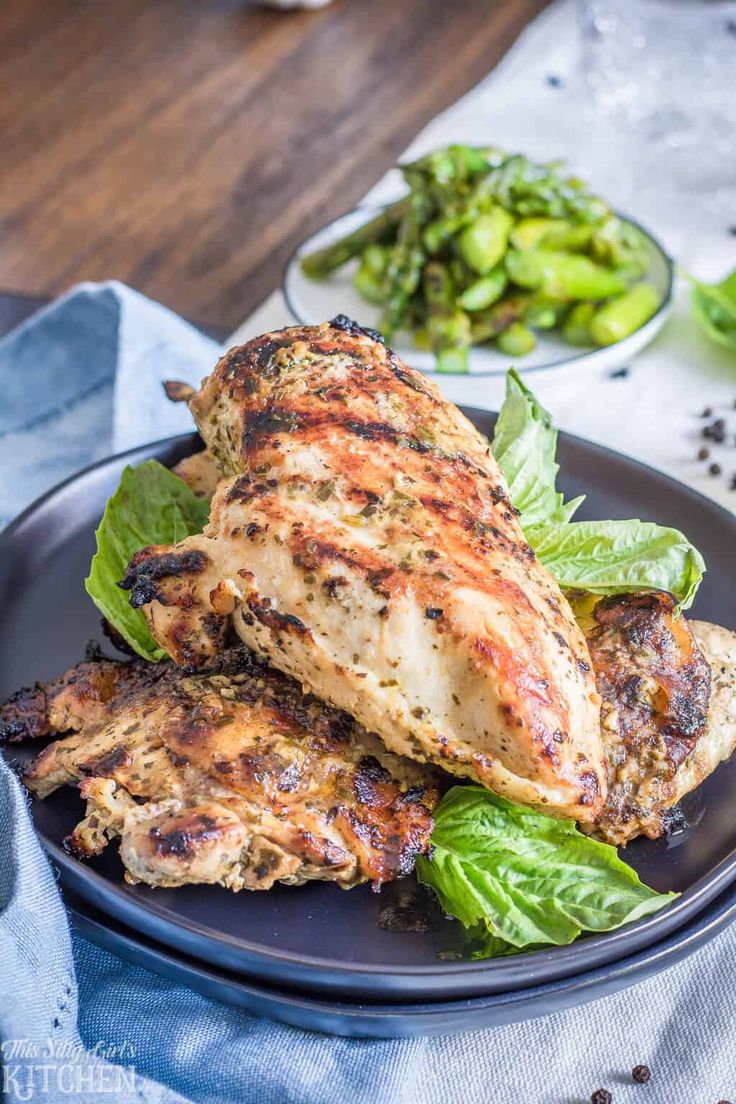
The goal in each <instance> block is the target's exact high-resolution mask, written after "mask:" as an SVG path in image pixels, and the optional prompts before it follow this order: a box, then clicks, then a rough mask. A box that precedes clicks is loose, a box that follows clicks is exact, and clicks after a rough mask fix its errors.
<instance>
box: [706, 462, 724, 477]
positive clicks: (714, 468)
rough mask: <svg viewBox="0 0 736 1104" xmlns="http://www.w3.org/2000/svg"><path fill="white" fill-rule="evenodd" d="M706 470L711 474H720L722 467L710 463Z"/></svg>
mask: <svg viewBox="0 0 736 1104" xmlns="http://www.w3.org/2000/svg"><path fill="white" fill-rule="evenodd" d="M708 471H709V472H710V474H711V475H720V474H721V471H722V468H721V465H720V464H711V465H710V467H709V468H708Z"/></svg>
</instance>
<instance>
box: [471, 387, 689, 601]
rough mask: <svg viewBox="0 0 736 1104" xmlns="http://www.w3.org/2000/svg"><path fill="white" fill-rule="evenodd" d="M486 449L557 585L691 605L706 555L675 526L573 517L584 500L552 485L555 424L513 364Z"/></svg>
mask: <svg viewBox="0 0 736 1104" xmlns="http://www.w3.org/2000/svg"><path fill="white" fill-rule="evenodd" d="M492 448H493V455H494V456H495V458H496V460H497V462H498V465H499V467H500V468H501V471H502V472H503V474H504V476H505V478H506V482H507V483H508V486H509V491H510V494H511V501H512V502H513V503H514V505H515V506H516V508H517V509H518V510H519V511H520V512H521V524H522V526H523V528H524V532H525V534H526V538H527V540H528V541H529V543H530V544H531V546H532V548H533V549H534V551H535V552H536V553H537V556H538V557H539V559H540V560H541V561H542V563H544V564H545V565H546V566H547V567H548V568H549V570H550V571H551V572H552V574H553V575H554V576H555V578H556V579H557V581H558V582H559V583H560V585H561V586H563V587H568V588H573V587H579V588H581V589H584V590H589V591H591V592H593V593H595V594H620V593H623V592H625V591H629V590H667V591H669V592H670V594H673V595H674V596H675V597H676V598H677V600H678V602H679V605H680V609H687V608H688V607H689V606H690V605H691V604H692V601H693V599H694V597H695V594H696V592H697V589H698V587H699V585H700V582H701V580H702V578H703V574H704V572H705V562H704V560H703V557H702V556H701V555H700V553H699V552H698V550H697V549H696V548H695V547H694V546H693V545H692V544H691V543H690V541H689V540H688V539H687V538H686V537H684V536H683V535H682V533H680V532H678V530H677V529H668V528H665V527H663V526H661V525H656V524H654V523H653V522H642V521H637V520H634V519H632V520H628V521H571V518H572V516H573V514H574V512H575V511H576V510H577V508H578V506H580V504H581V503H582V501H583V499H582V498H577V499H574V500H573V501H572V502H568V503H565V501H564V499H563V496H562V495H561V494H560V493H559V492H558V491H557V487H556V481H557V473H558V471H559V465H558V464H557V462H556V460H555V454H556V449H557V430H556V429H555V428H554V426H553V425H552V419H551V417H550V415H549V414H548V413H547V411H546V410H545V409H544V407H543V406H542V405H541V404H540V403H539V402H538V401H537V399H535V397H534V395H532V394H531V392H530V391H529V390H528V389H527V388H526V387H525V386H524V384H523V383H522V382H521V380H520V379H519V377H518V375H517V374H516V372H514V371H513V370H512V371H511V372H509V373H508V376H507V377H506V398H505V400H504V403H503V406H502V407H501V412H500V414H499V416H498V421H497V423H496V430H495V434H494V438H493V446H492Z"/></svg>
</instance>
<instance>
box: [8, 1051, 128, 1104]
mask: <svg viewBox="0 0 736 1104" xmlns="http://www.w3.org/2000/svg"><path fill="white" fill-rule="evenodd" d="M135 1056H136V1048H135V1047H134V1046H133V1045H132V1043H129V1042H127V1041H125V1040H124V1041H123V1042H119V1043H107V1042H105V1041H104V1040H102V1039H98V1041H97V1042H96V1043H95V1044H94V1045H93V1046H91V1047H83V1046H82V1045H81V1043H75V1042H71V1041H68V1040H61V1039H46V1040H44V1041H43V1042H40V1043H39V1042H37V1041H35V1040H31V1039H5V1040H4V1041H3V1042H2V1043H0V1058H2V1081H1V1082H0V1085H1V1087H2V1094H3V1096H5V1097H7V1098H9V1099H10V1100H13V1101H28V1100H43V1099H44V1097H45V1098H46V1099H47V1100H57V1099H58V1098H59V1097H63V1096H69V1097H72V1098H73V1097H74V1096H80V1095H85V1096H87V1097H91V1098H92V1099H96V1098H97V1097H98V1096H104V1095H113V1094H115V1096H116V1100H120V1101H123V1100H125V1098H126V1096H127V1095H128V1094H129V1095H130V1099H131V1100H133V1099H134V1098H135V1096H136V1071H135V1067H134V1066H133V1065H132V1061H133V1059H134V1058H135Z"/></svg>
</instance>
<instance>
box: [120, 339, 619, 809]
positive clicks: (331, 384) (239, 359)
mask: <svg viewBox="0 0 736 1104" xmlns="http://www.w3.org/2000/svg"><path fill="white" fill-rule="evenodd" d="M190 407H191V410H192V412H193V414H194V417H195V419H196V421H197V425H198V426H199V429H200V432H201V434H202V436H203V437H204V439H205V442H206V444H207V447H208V450H209V452H210V453H211V455H212V456H213V457H214V458H215V460H216V462H217V464H218V465H219V467H220V470H221V472H222V474H223V476H224V478H223V480H222V481H221V482H220V483H219V485H218V488H217V491H216V493H215V496H214V498H213V502H212V513H211V520H210V524H209V526H208V528H207V530H206V531H205V534H204V535H202V536H196V537H192V538H190V539H188V540H184V541H182V542H180V543H179V544H177V545H175V546H173V547H165V548H164V547H157V548H150V549H147V550H144V551H143V552H141V553H139V554H138V555H137V556H136V557H135V558H134V560H133V562H132V563H131V565H130V569H129V572H128V574H127V577H126V578H125V580H124V581H123V583H122V585H123V586H125V587H126V588H128V589H129V590H130V596H131V603H132V604H133V605H134V606H138V607H143V608H144V610H145V613H146V616H147V618H148V622H149V624H150V626H151V629H152V631H153V634H154V636H155V637H156V639H157V640H158V641H159V643H160V644H161V645H162V646H163V647H164V648H165V649H166V650H167V652H168V653H169V654H170V655H171V656H172V657H173V659H174V660H175V661H176V662H177V663H180V664H183V665H187V666H189V665H200V666H201V665H203V664H207V663H208V662H209V660H210V657H211V656H212V655H214V654H215V653H216V652H217V651H218V649H219V648H221V647H222V642H223V640H224V634H225V630H226V627H227V625H228V624H229V623H232V624H233V625H234V627H235V629H236V630H237V632H238V633H239V635H240V636H241V638H242V639H243V640H244V641H245V642H246V643H247V644H248V645H249V646H251V647H252V648H254V649H255V650H256V651H258V652H260V653H261V654H262V655H264V656H267V657H268V659H269V660H270V662H271V663H272V664H273V665H274V666H276V667H278V668H279V669H280V670H282V671H284V672H286V673H288V674H291V675H293V676H294V677H295V678H297V679H298V680H299V681H300V682H301V683H303V684H304V685H305V686H307V687H309V689H310V690H311V691H312V692H314V693H315V694H316V695H318V696H319V697H320V698H323V699H325V700H328V701H330V702H332V703H333V704H334V705H336V706H338V707H339V708H341V709H345V710H347V711H348V712H349V713H350V714H352V715H353V716H355V717H356V718H357V719H358V720H359V721H360V722H361V723H362V724H363V725H364V726H365V727H366V728H367V729H369V730H370V731H375V732H377V733H378V734H379V735H380V736H381V737H382V739H383V740H384V742H385V743H386V745H387V747H388V748H389V749H390V750H392V751H394V752H396V753H399V754H402V755H406V756H410V757H412V758H414V759H417V760H419V761H430V762H435V763H438V764H441V765H442V766H443V767H444V768H445V769H446V770H448V771H451V772H453V773H455V774H458V775H462V776H465V777H468V778H473V779H475V780H477V781H479V782H481V783H482V784H483V785H485V786H488V787H490V788H491V789H493V790H495V791H497V792H499V793H502V794H504V795H506V796H507V797H509V798H510V799H512V800H516V801H519V802H524V803H527V804H531V805H535V806H538V807H542V808H543V809H545V810H546V811H548V812H550V813H552V814H564V815H567V816H574V817H576V818H578V819H580V820H583V821H591V820H594V819H595V818H596V817H597V816H598V814H599V813H600V810H601V807H602V804H603V800H604V798H605V789H606V781H605V778H606V770H605V764H604V758H603V749H602V744H601V738H600V728H599V708H600V702H599V699H598V695H597V692H596V686H595V679H594V676H593V673H592V671H591V666H590V657H589V655H588V650H587V647H586V644H585V640H584V638H583V635H582V633H581V632H580V629H579V628H578V626H577V624H576V623H575V621H574V619H573V616H572V614H571V611H570V608H569V606H568V603H567V601H566V600H565V598H564V597H563V595H562V593H561V592H560V589H559V587H558V586H557V583H556V582H555V580H554V579H553V578H552V576H551V575H550V574H549V573H548V572H547V570H546V569H545V568H544V567H543V566H542V565H541V564H540V563H539V562H538V561H537V559H536V557H535V555H534V553H533V551H532V549H531V548H530V547H529V545H528V544H527V543H526V541H525V540H524V536H523V533H522V530H521V527H520V525H519V521H518V516H517V511H516V510H515V509H514V507H513V506H512V504H511V502H510V501H509V498H508V494H507V491H506V488H505V486H504V482H503V478H502V476H501V473H500V471H499V469H498V466H497V465H496V463H495V461H494V459H493V457H492V455H491V453H490V449H489V447H488V442H487V441H486V440H485V439H484V438H483V437H482V436H481V435H480V434H479V433H478V432H477V431H476V430H475V429H474V427H473V426H472V425H471V424H470V422H468V421H467V419H466V418H465V417H463V415H462V414H461V413H460V412H459V411H458V410H457V408H456V407H455V406H453V405H452V404H451V403H449V402H447V401H445V400H444V399H443V398H442V397H441V396H440V394H439V391H438V390H437V388H436V387H435V386H434V385H433V384H432V383H431V382H429V381H428V380H427V379H426V378H424V377H423V376H421V375H420V374H419V373H418V372H415V371H414V370H412V369H411V368H408V367H407V366H406V365H404V364H403V363H402V362H401V361H400V360H399V359H398V357H397V356H396V355H395V354H394V353H393V352H391V351H390V350H389V349H388V348H387V347H386V346H385V345H384V344H383V343H381V342H380V341H379V340H376V339H375V337H374V336H371V335H369V334H367V333H366V332H364V331H362V330H360V329H359V328H358V327H357V326H355V324H353V323H350V322H349V321H348V320H345V319H337V320H335V322H334V323H332V324H331V325H324V326H320V327H304V328H295V329H288V330H282V331H278V332H276V333H271V334H267V335H266V336H265V337H261V338H259V339H257V340H255V341H251V342H249V343H248V344H247V345H244V346H242V347H240V348H235V349H232V350H231V351H230V352H229V353H228V354H227V355H226V356H224V357H223V358H222V359H221V360H220V362H219V363H218V365H217V367H216V368H215V371H214V372H213V374H212V375H211V376H210V377H209V378H208V379H206V380H205V381H204V384H203V386H202V388H201V390H200V391H199V392H198V393H197V394H196V395H195V396H194V397H193V398H192V399H191V400H190Z"/></svg>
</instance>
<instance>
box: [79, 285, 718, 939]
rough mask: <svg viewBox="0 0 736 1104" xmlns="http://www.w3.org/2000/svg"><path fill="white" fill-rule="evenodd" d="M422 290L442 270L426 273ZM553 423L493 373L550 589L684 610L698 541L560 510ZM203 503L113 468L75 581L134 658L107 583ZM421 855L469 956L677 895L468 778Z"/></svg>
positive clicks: (501, 454)
mask: <svg viewBox="0 0 736 1104" xmlns="http://www.w3.org/2000/svg"><path fill="white" fill-rule="evenodd" d="M426 278H428V279H429V280H430V281H432V280H434V281H435V284H434V286H433V287H432V289H431V294H432V296H436V298H437V301H441V299H442V296H443V295H444V293H445V289H446V285H445V282H444V280H445V276H444V272H440V271H439V270H437V271H436V272H434V271H430V273H429V275H428V277H427V274H426V273H425V279H426ZM557 436H558V434H557V430H556V429H555V427H554V425H553V423H552V419H551V417H550V415H549V413H548V412H547V411H546V410H545V409H544V407H543V406H542V405H541V404H540V403H539V402H538V401H537V400H536V398H535V397H534V395H533V394H532V393H531V392H530V391H529V390H528V389H527V388H526V387H525V386H524V384H523V383H522V382H521V380H520V379H519V376H518V375H517V373H516V372H514V371H511V372H509V373H508V375H507V380H506V398H505V400H504V403H503V406H502V408H501V412H500V414H499V417H498V420H497V423H496V429H495V433H494V439H493V443H492V450H493V454H494V456H495V458H496V460H497V462H498V464H499V467H500V468H501V470H502V472H503V474H504V477H505V479H506V482H507V484H508V487H509V493H510V496H511V499H512V501H513V503H514V505H515V506H516V508H517V509H518V510H519V512H520V520H521V524H522V526H523V528H524V532H525V534H526V537H527V539H528V540H529V542H530V544H532V546H533V547H534V548H535V550H536V552H537V555H538V556H539V557H540V559H541V560H542V561H543V562H544V563H545V564H546V565H547V566H548V567H549V569H550V571H551V572H552V574H553V575H555V577H556V578H557V579H558V581H559V582H560V583H561V585H562V586H563V587H566V586H567V587H575V588H582V589H586V590H589V591H591V592H594V593H597V594H615V593H619V592H625V591H631V590H639V589H651V588H655V589H663V590H668V591H670V592H671V593H673V594H674V595H676V596H677V598H678V599H679V601H680V604H681V608H686V607H687V606H688V605H689V604H690V603H691V602H692V599H693V597H694V595H695V592H696V590H697V588H698V586H699V584H700V581H701V579H702V576H703V572H704V571H705V564H704V562H703V559H702V557H701V556H700V553H699V552H698V551H697V550H696V549H695V548H694V547H693V546H692V545H691V544H690V543H689V541H688V540H687V538H686V537H684V536H683V535H682V534H681V533H679V532H677V530H675V529H668V528H663V527H662V526H658V525H655V524H653V523H650V522H641V521H636V520H631V521H584V522H576V521H573V520H572V518H573V516H574V514H575V512H576V511H577V509H578V508H579V507H580V506H581V504H582V502H583V499H582V498H577V499H574V500H572V501H570V502H565V500H564V497H563V495H562V494H561V493H560V492H559V491H558V490H557V486H556V483H557V474H558V471H559V465H558V463H557V460H556V451H557ZM208 516H209V504H208V503H207V502H206V501H205V500H203V499H200V498H197V497H196V496H195V495H194V494H193V493H192V491H191V490H190V489H189V488H188V487H187V485H186V484H185V483H183V482H182V481H181V480H180V479H178V478H177V477H176V476H175V475H173V473H172V472H170V471H168V470H167V469H166V468H164V467H162V466H161V465H160V464H159V463H157V462H156V461H147V462H145V463H143V464H140V465H139V466H138V467H136V468H130V467H128V468H126V469H125V470H124V472H123V474H122V477H121V481H120V486H119V487H118V489H117V491H116V492H115V494H114V495H113V496H112V498H111V499H110V500H109V502H108V504H107V508H106V510H105V514H104V517H103V519H102V522H101V523H100V526H99V528H98V530H97V552H96V554H95V556H94V559H93V561H92V567H91V570H90V574H89V578H88V579H87V580H86V584H85V585H86V587H87V592H88V593H89V594H90V596H91V597H92V599H93V601H94V602H95V604H96V605H97V607H98V609H99V610H100V611H101V613H102V614H103V615H104V616H105V617H106V618H107V619H108V621H110V623H111V624H112V625H113V626H114V627H115V628H116V629H117V630H118V632H120V633H121V634H122V636H124V637H125V639H126V640H127V642H128V643H129V644H130V645H131V647H132V648H133V649H134V650H135V651H136V652H137V653H138V654H139V655H141V656H143V658H145V659H148V660H152V661H157V660H160V659H163V658H165V652H164V651H163V650H162V649H161V648H159V647H158V646H157V645H156V643H155V641H154V640H153V638H152V636H151V634H150V632H149V630H148V627H147V625H146V622H145V619H144V617H143V614H142V613H141V611H140V610H133V609H131V607H130V605H129V603H128V595H127V593H126V592H125V591H123V590H121V589H120V587H119V586H118V582H119V580H120V579H121V578H122V577H123V576H124V574H125V571H126V568H127V565H128V562H129V560H130V558H131V556H132V555H133V554H134V553H135V552H137V551H138V550H139V549H140V548H142V547H145V546H147V545H150V544H169V543H172V542H174V541H177V540H180V539H182V538H183V537H185V536H188V535H190V534H193V533H197V532H200V531H201V530H202V529H203V528H204V526H205V524H206V523H207V520H208ZM432 845H433V848H434V850H433V856H432V859H431V860H429V859H426V858H421V859H419V861H418V864H417V875H418V877H419V880H420V881H421V882H423V883H424V884H426V885H428V886H431V888H432V889H433V890H434V891H435V892H436V894H437V895H438V897H439V899H440V902H441V904H442V906H443V908H444V909H445V911H446V912H447V913H448V914H450V915H451V916H455V917H456V918H457V919H458V920H459V921H460V922H461V923H462V924H463V925H464V926H465V927H466V928H467V929H468V932H469V936H470V938H471V940H472V944H473V950H472V953H473V955H474V956H475V957H482V958H488V957H493V956H496V955H505V954H513V953H516V952H518V951H520V950H523V949H525V948H526V949H531V948H535V947H540V946H543V945H545V944H557V945H562V944H567V943H571V942H572V941H573V940H575V939H576V938H577V937H578V936H579V935H581V934H582V933H583V932H604V931H610V930H611V929H613V928H616V927H618V926H620V925H621V924H625V923H628V922H630V921H633V920H636V919H639V918H641V917H643V916H646V915H648V914H649V913H652V912H655V911H656V910H658V909H660V908H662V907H664V906H665V905H667V904H668V903H669V902H670V901H672V900H673V899H674V898H675V897H676V896H677V895H676V894H673V893H666V894H659V893H656V892H654V891H653V890H651V889H648V888H647V887H646V886H644V885H643V884H642V883H641V882H640V881H639V878H638V876H637V874H636V873H635V871H634V870H632V869H631V867H629V866H628V865H627V864H626V863H624V862H623V861H622V860H621V859H619V857H618V855H617V852H616V850H615V848H613V847H611V846H610V845H608V844H604V843H600V842H598V841H595V840H593V839H591V838H589V837H588V836H585V835H583V834H582V833H581V832H580V831H579V830H578V829H577V827H576V826H575V824H574V823H573V822H572V821H569V820H558V819H553V818H551V817H547V816H545V815H544V814H543V813H540V812H538V811H536V810H533V809H529V808H526V807H523V806H519V805H514V804H512V803H511V802H509V801H506V800H505V799H504V798H501V797H498V796H497V795H495V794H493V793H491V792H490V791H488V790H485V789H483V788H482V787H480V786H474V785H467V786H454V787H453V788H452V789H451V790H450V791H449V792H448V793H447V794H446V795H445V797H444V798H443V799H442V801H441V802H440V804H439V806H438V808H437V810H436V812H435V829H434V832H433V835H432Z"/></svg>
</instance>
